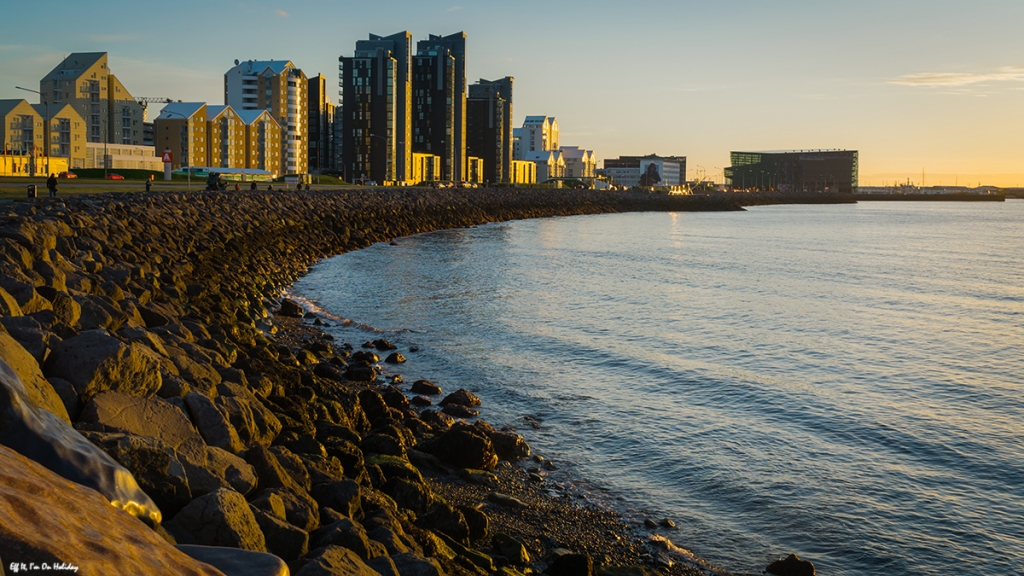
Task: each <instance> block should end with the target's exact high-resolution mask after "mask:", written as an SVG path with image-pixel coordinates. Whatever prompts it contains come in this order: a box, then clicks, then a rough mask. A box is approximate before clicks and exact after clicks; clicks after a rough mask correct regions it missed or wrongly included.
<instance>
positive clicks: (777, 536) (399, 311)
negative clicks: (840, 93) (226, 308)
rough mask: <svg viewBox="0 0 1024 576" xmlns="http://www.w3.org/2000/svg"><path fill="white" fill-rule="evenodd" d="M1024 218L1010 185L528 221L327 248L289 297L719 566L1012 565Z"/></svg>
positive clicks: (1023, 430)
mask: <svg viewBox="0 0 1024 576" xmlns="http://www.w3.org/2000/svg"><path fill="white" fill-rule="evenodd" d="M1022 225H1024V201H1017V200H1010V201H1007V202H1005V203H994V202H993V203H989V202H983V203H943V202H934V203H933V202H917V203H912V202H896V203H890V202H884V203H865V202H862V203H860V204H852V205H823V206H818V205H816V206H765V207H756V208H751V209H748V211H746V212H723V213H630V214H614V215H597V216H577V217H568V218H552V219H542V220H525V221H515V222H507V223H500V224H490V225H485V226H480V227H475V228H470V229H459V230H449V231H442V232H434V233H429V234H421V235H417V236H413V237H408V238H400V239H398V240H396V241H395V242H394V243H393V244H378V245H374V246H371V247H369V248H366V249H364V250H360V251H357V252H352V253H348V254H343V255H340V256H336V257H333V258H329V259H326V260H324V261H322V262H321V263H319V264H317V265H316V266H315V267H314V268H313V269H312V271H311V272H310V273H309V274H308V275H307V276H305V277H304V278H302V279H301V280H300V281H299V282H297V283H296V284H295V286H294V287H293V289H292V292H293V293H294V294H296V295H298V296H301V297H303V298H306V299H308V300H310V301H312V302H315V303H316V304H317V305H318V306H320V307H321V308H322V309H324V310H325V311H327V312H329V313H331V314H334V315H336V316H338V317H341V318H346V319H350V320H352V321H353V324H352V325H350V326H347V327H342V326H338V325H337V324H336V325H335V326H334V327H332V328H329V329H328V331H330V332H332V333H333V334H334V335H335V336H337V337H338V338H339V339H341V340H343V341H348V342H352V343H353V344H355V345H356V346H358V345H359V344H361V343H362V342H363V341H365V340H368V339H372V338H379V337H386V338H388V339H390V340H392V341H394V342H395V343H396V344H398V345H399V347H400V350H401V351H402V352H403V353H404V354H405V355H406V356H407V357H408V358H409V362H408V363H407V364H405V365H402V366H400V367H398V368H395V369H394V371H396V372H398V373H401V374H402V375H403V377H404V379H405V381H406V382H412V381H413V380H415V379H418V378H426V379H429V380H432V381H435V382H437V383H438V384H440V385H441V386H442V387H443V388H444V389H445V390H446V391H451V390H454V389H456V388H460V387H465V388H467V389H469V390H471V391H473V392H475V393H477V394H478V395H479V396H480V397H481V398H482V399H483V413H482V415H481V417H482V418H484V419H486V420H487V421H488V422H490V423H492V424H495V425H511V426H514V427H516V428H517V430H518V432H520V433H521V434H523V435H524V437H525V438H526V439H527V441H528V442H529V443H530V445H531V446H532V448H533V451H534V452H535V453H539V454H543V455H544V456H546V457H548V458H551V459H552V460H553V461H555V462H557V463H559V465H560V467H561V468H562V469H563V470H564V471H565V473H566V474H568V475H569V476H570V477H573V478H576V479H578V482H579V484H580V486H585V487H586V490H589V491H590V492H591V494H592V495H593V496H594V499H595V501H600V502H603V503H605V504H606V505H610V506H614V507H616V508H618V509H620V510H622V511H624V512H625V513H626V514H627V518H636V519H639V518H642V517H644V516H651V517H655V518H661V517H670V518H672V519H674V520H675V522H676V523H677V524H678V525H679V527H680V530H679V531H678V532H672V533H670V534H668V535H669V537H670V538H671V539H672V541H673V542H675V543H676V544H677V545H679V546H682V547H684V548H687V549H690V550H693V551H694V552H695V553H697V554H698V555H700V556H702V557H703V558H705V559H707V560H708V561H709V562H712V563H714V564H716V565H718V566H721V567H722V568H724V569H726V570H730V571H751V572H760V571H761V570H763V569H764V567H765V566H766V565H767V564H768V562H769V561H771V560H772V559H775V558H777V557H779V556H781V555H784V554H787V553H790V552H796V553H798V554H799V555H800V556H801V557H803V558H806V559H808V560H811V561H812V562H814V564H815V566H816V567H817V569H818V573H819V574H823V575H844V576H845V575H854V574H888V575H901V574H908V575H909V574H914V575H917V574H951V573H963V574H986V575H1010V574H1020V573H1022V572H1024V383H1022V372H1024V371H1022V368H1024V265H1022V259H1024V234H1022ZM412 346H416V347H418V348H419V350H418V351H416V352H409V348H410V347H412ZM525 416H530V417H535V418H536V419H537V420H538V421H539V423H540V424H539V429H535V428H533V427H532V426H529V425H527V424H528V422H526V421H525V420H524V417H525Z"/></svg>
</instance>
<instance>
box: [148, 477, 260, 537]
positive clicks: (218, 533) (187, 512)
mask: <svg viewBox="0 0 1024 576" xmlns="http://www.w3.org/2000/svg"><path fill="white" fill-rule="evenodd" d="M164 527H165V528H166V529H167V531H168V532H170V533H171V535H172V536H174V538H175V539H176V540H177V541H178V543H179V544H199V545H203V546H226V547H229V548H241V549H243V550H252V551H255V552H266V540H265V539H264V537H263V532H262V531H260V527H259V525H258V524H257V523H256V517H255V516H254V515H253V513H252V510H251V509H250V508H249V504H248V503H247V502H246V501H245V497H244V496H242V495H241V494H239V493H238V492H235V491H233V490H228V489H225V488H221V489H219V490H216V491H214V492H211V493H209V494H206V495H205V496H200V497H199V498H196V499H195V500H193V501H192V502H191V503H189V505H188V506H185V507H184V508H182V510H181V512H178V514H177V515H175V516H174V518H172V519H171V520H170V521H169V522H166V523H164Z"/></svg>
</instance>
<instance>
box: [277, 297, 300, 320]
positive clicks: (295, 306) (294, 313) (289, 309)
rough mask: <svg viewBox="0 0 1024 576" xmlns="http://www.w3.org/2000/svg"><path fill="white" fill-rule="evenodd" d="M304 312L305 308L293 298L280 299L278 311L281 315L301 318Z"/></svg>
mask: <svg viewBox="0 0 1024 576" xmlns="http://www.w3.org/2000/svg"><path fill="white" fill-rule="evenodd" d="M305 313H306V310H305V309H304V308H303V307H302V305H301V304H299V303H298V302H296V301H295V300H292V299H291V298H285V299H284V300H281V311H280V312H279V314H281V316H290V317H292V318H302V316H303V315H304V314H305Z"/></svg>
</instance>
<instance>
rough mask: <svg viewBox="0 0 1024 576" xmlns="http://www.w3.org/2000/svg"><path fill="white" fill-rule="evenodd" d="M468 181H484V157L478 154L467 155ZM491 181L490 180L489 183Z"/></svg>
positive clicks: (478, 182)
mask: <svg viewBox="0 0 1024 576" xmlns="http://www.w3.org/2000/svg"><path fill="white" fill-rule="evenodd" d="M466 182H472V183H473V184H483V183H484V159H483V158H477V157H476V156H467V157H466ZM489 182H490V181H488V183H489Z"/></svg>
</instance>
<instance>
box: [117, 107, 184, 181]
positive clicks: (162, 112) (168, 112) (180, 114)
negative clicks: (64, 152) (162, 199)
mask: <svg viewBox="0 0 1024 576" xmlns="http://www.w3.org/2000/svg"><path fill="white" fill-rule="evenodd" d="M164 114H176V115H178V116H181V118H182V120H184V121H185V127H186V128H187V127H188V117H187V116H185V115H184V114H182V113H181V112H175V111H173V110H167V109H164V110H161V111H160V116H163V115H164ZM160 116H157V118H158V119H159V118H160ZM155 137H156V136H155V135H154V138H155ZM104 164H106V161H104ZM185 174H186V175H187V177H188V190H189V192H191V191H192V156H191V154H190V155H189V157H188V165H187V166H185Z"/></svg>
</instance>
